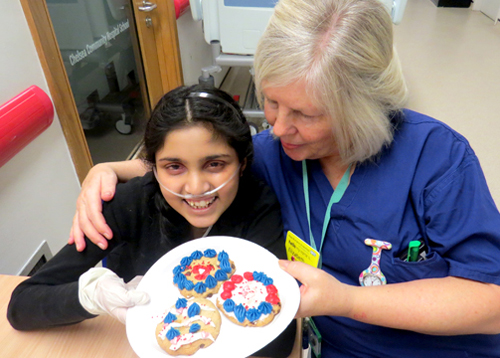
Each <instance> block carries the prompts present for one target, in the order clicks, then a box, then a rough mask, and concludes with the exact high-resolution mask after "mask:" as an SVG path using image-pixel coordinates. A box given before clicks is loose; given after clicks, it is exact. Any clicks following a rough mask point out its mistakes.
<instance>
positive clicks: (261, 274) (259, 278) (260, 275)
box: [253, 271, 265, 282]
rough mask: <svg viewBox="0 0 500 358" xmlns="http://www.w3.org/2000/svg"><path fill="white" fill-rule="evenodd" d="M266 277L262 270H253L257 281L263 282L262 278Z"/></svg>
mask: <svg viewBox="0 0 500 358" xmlns="http://www.w3.org/2000/svg"><path fill="white" fill-rule="evenodd" d="M264 277H265V275H264V273H262V272H257V271H254V272H253V279H254V280H255V281H259V282H262V280H263V279H264Z"/></svg>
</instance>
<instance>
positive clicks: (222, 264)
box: [220, 259, 233, 273]
mask: <svg viewBox="0 0 500 358" xmlns="http://www.w3.org/2000/svg"><path fill="white" fill-rule="evenodd" d="M220 268H221V270H222V271H224V272H226V273H230V272H231V271H232V270H233V269H232V268H231V264H230V263H229V260H228V259H224V260H222V261H221V262H220Z"/></svg>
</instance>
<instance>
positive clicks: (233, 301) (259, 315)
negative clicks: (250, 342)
mask: <svg viewBox="0 0 500 358" xmlns="http://www.w3.org/2000/svg"><path fill="white" fill-rule="evenodd" d="M217 307H218V308H219V309H220V310H221V312H222V313H223V314H224V315H225V316H226V317H227V318H228V319H229V320H230V321H232V322H234V323H236V324H238V325H240V326H249V327H261V326H265V325H267V324H269V323H271V321H272V320H273V319H274V317H275V316H276V315H277V314H278V313H279V312H280V310H281V301H280V298H279V294H278V290H277V289H276V287H275V286H274V284H273V279H272V278H270V277H268V276H267V275H266V274H265V273H263V272H257V271H254V272H245V273H244V274H243V275H238V274H235V275H233V276H232V277H231V279H230V280H228V281H226V282H224V283H223V284H222V287H221V288H220V290H219V295H218V297H217Z"/></svg>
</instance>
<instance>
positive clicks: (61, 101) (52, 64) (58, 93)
mask: <svg viewBox="0 0 500 358" xmlns="http://www.w3.org/2000/svg"><path fill="white" fill-rule="evenodd" d="M20 1H21V5H22V7H23V10H24V14H25V16H26V20H27V22H28V26H29V28H30V31H31V36H32V38H33V42H34V44H35V48H36V50H37V52H38V57H39V58H40V62H41V65H42V69H43V72H44V74H45V78H46V80H47V84H48V87H49V91H50V94H51V97H52V101H53V103H54V107H55V110H56V112H57V115H58V117H59V121H60V123H61V127H62V130H63V133H64V136H65V138H66V142H67V144H68V148H69V151H70V154H71V158H72V160H73V164H74V166H75V170H76V173H77V176H78V179H79V180H80V183H82V182H83V180H84V179H85V176H86V175H87V173H88V171H89V170H90V168H91V167H92V165H93V164H92V157H91V156H90V151H89V148H88V145H87V140H86V138H85V134H84V132H83V128H82V124H81V121H80V116H79V114H78V110H77V108H76V103H75V100H74V97H73V92H72V91H71V86H70V84H69V79H68V76H67V74H66V69H65V67H64V62H63V59H62V57H61V52H60V50H59V45H58V44H57V39H56V36H55V33H54V29H53V26H52V22H51V20H50V14H49V11H48V8H47V4H46V2H45V1H42V0H20ZM132 3H133V5H134V6H133V8H134V16H135V20H136V23H137V33H138V37H139V42H140V43H142V44H143V47H142V48H141V53H142V60H143V65H144V72H145V76H146V79H148V78H152V79H161V85H156V86H153V87H152V88H151V89H149V91H148V99H149V102H150V104H151V106H154V104H155V103H156V102H157V101H158V99H159V98H160V97H161V96H162V95H163V94H164V93H166V92H168V91H169V90H171V89H173V88H175V87H177V86H179V85H181V84H182V82H183V78H182V68H181V61H180V50H179V42H178V36H177V25H176V18H175V6H174V2H173V1H171V0H156V3H157V5H158V7H157V9H156V10H155V11H153V12H151V13H150V14H149V15H150V16H151V17H152V19H153V25H154V26H153V27H151V28H147V27H146V25H145V16H146V15H145V13H143V12H140V11H137V6H138V5H140V4H142V1H138V0H132ZM149 30H151V31H154V33H153V34H152V33H151V31H149ZM148 31H149V32H148ZM151 44H153V46H151Z"/></svg>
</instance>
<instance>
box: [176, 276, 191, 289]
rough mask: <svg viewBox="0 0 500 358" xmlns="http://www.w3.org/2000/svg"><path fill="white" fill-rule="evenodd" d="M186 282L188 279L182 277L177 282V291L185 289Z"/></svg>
mask: <svg viewBox="0 0 500 358" xmlns="http://www.w3.org/2000/svg"><path fill="white" fill-rule="evenodd" d="M187 281H188V279H187V278H186V276H184V275H182V277H181V278H180V280H179V282H178V283H177V287H179V290H183V289H184V288H185V286H186V282H187Z"/></svg>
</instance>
